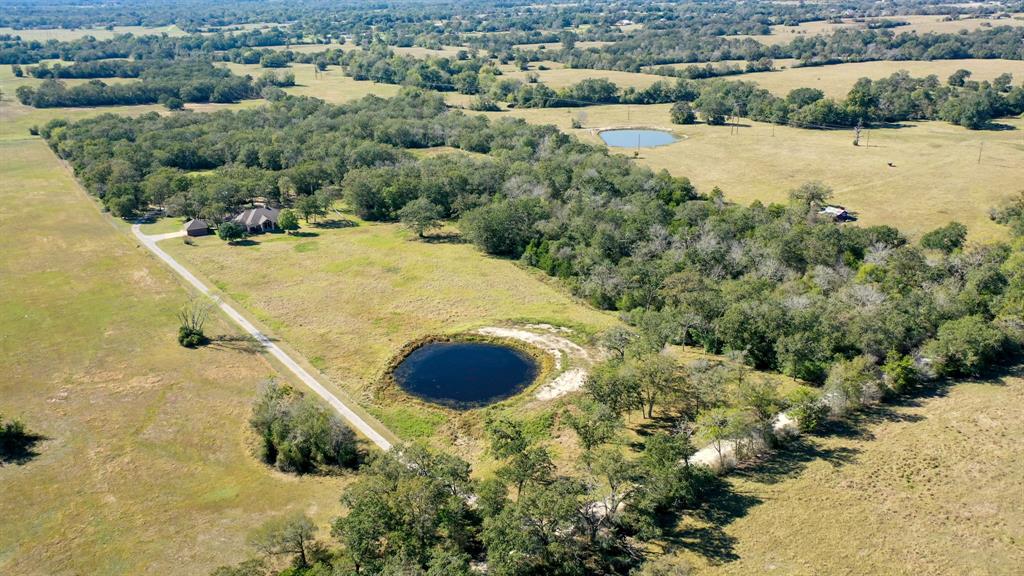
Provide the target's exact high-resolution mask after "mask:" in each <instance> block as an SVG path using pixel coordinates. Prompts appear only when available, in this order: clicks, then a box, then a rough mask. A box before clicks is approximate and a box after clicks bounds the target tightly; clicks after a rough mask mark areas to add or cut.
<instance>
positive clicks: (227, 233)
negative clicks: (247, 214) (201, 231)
mask: <svg viewBox="0 0 1024 576" xmlns="http://www.w3.org/2000/svg"><path fill="white" fill-rule="evenodd" d="M246 234H247V233H246V231H245V228H243V227H242V226H241V225H239V224H235V223H234V222H224V223H222V224H221V225H220V226H217V237H218V238H220V239H221V240H223V241H225V242H227V243H228V244H234V243H235V242H238V241H239V240H241V239H242V238H245V236H246Z"/></svg>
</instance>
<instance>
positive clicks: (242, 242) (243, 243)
mask: <svg viewBox="0 0 1024 576" xmlns="http://www.w3.org/2000/svg"><path fill="white" fill-rule="evenodd" d="M228 245H229V246H259V245H260V243H259V242H257V241H255V240H250V239H249V238H246V239H244V240H235V241H234V242H228Z"/></svg>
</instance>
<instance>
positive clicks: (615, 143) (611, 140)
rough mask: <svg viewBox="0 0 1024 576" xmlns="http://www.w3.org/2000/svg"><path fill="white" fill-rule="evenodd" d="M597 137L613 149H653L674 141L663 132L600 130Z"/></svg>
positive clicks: (669, 135) (670, 135) (672, 137)
mask: <svg viewBox="0 0 1024 576" xmlns="http://www.w3.org/2000/svg"><path fill="white" fill-rule="evenodd" d="M599 135H600V136H601V140H604V143H605V144H607V145H609V146H612V147H614V148H653V147H654V146H664V145H665V144H671V143H673V142H675V141H676V137H675V136H673V135H672V134H670V133H669V132H665V131H663V130H645V129H632V128H631V129H622V130H602V131H601V132H600V134H599Z"/></svg>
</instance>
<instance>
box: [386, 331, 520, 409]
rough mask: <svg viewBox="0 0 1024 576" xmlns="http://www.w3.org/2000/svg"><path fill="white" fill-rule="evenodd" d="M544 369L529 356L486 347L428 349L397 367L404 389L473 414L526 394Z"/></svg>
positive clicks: (461, 345)
mask: <svg viewBox="0 0 1024 576" xmlns="http://www.w3.org/2000/svg"><path fill="white" fill-rule="evenodd" d="M538 371H539V368H538V366H537V362H536V361H534V359H533V358H532V357H530V355H529V354H526V353H525V352H522V351H520V350H516V349H515V348H511V347H509V346H501V345H498V344H489V343H485V342H431V343H429V344H424V345H423V346H420V347H419V348H417V349H416V350H413V351H412V353H411V354H409V355H408V356H406V357H405V359H404V360H402V362H401V363H400V364H399V365H398V366H397V367H396V368H395V371H394V377H395V381H396V382H397V383H398V385H399V386H401V387H402V389H403V390H405V391H406V392H409V393H410V394H413V395H414V396H418V397H420V398H422V399H424V400H427V401H428V402H433V403H435V404H443V405H445V406H449V407H451V408H458V409H468V408H477V407H480V406H485V405H487V404H492V403H494V402H498V401H499V400H504V399H505V398H508V397H510V396H513V395H515V394H517V393H519V392H521V391H522V390H523V389H524V388H526V387H527V386H529V385H530V383H531V382H533V380H534V379H535V378H536V377H537V373H538Z"/></svg>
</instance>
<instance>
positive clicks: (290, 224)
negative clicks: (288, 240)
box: [277, 209, 299, 234]
mask: <svg viewBox="0 0 1024 576" xmlns="http://www.w3.org/2000/svg"><path fill="white" fill-rule="evenodd" d="M277 226H278V228H280V229H281V230H284V231H285V232H286V233H288V234H291V233H292V232H294V231H295V230H298V229H299V217H298V216H296V215H295V211H294V210H287V209H286V210H281V214H280V215H278V217H277Z"/></svg>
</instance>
